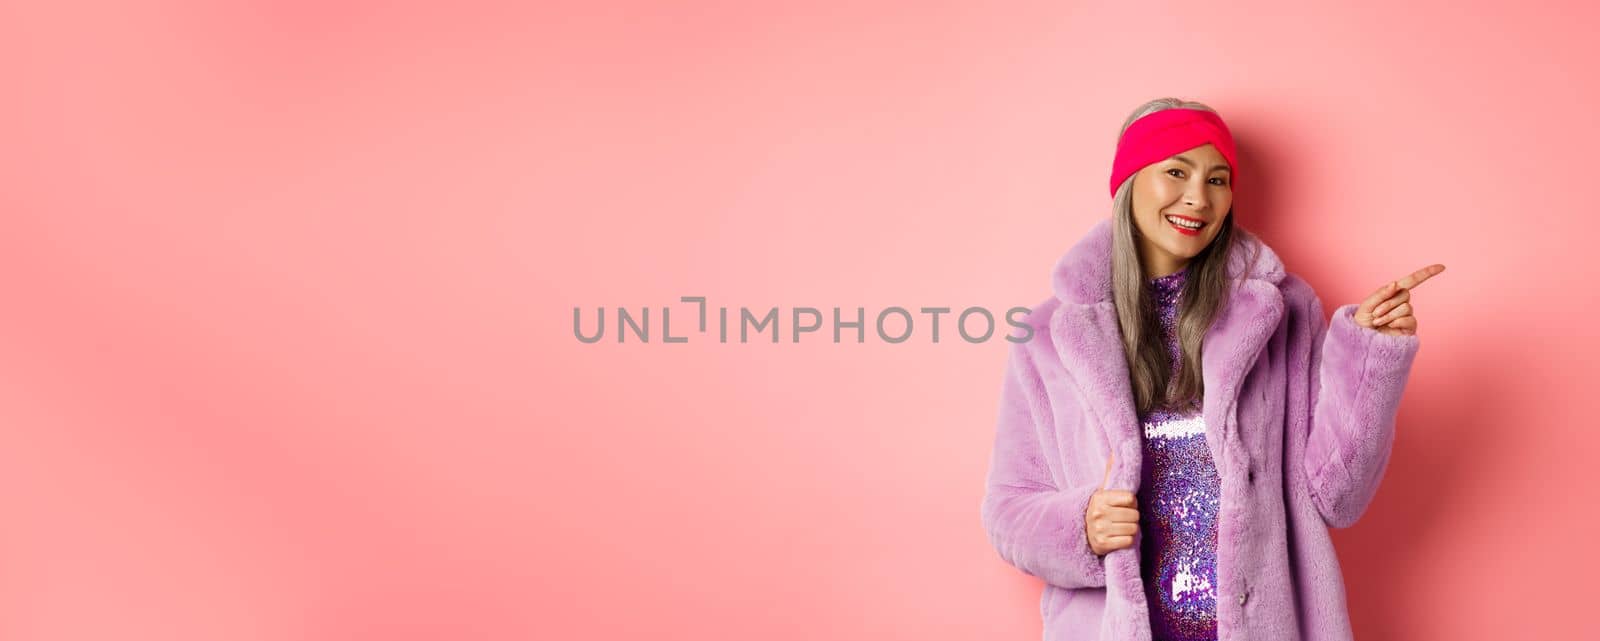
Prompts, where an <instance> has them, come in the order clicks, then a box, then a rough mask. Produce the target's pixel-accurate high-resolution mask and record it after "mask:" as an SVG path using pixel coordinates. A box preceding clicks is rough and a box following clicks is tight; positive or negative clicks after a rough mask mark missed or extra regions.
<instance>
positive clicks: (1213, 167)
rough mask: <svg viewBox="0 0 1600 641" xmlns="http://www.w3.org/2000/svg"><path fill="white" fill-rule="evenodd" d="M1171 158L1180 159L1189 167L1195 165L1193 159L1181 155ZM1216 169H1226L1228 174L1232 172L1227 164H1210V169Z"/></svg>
mask: <svg viewBox="0 0 1600 641" xmlns="http://www.w3.org/2000/svg"><path fill="white" fill-rule="evenodd" d="M1173 159H1175V160H1181V161H1183V164H1185V165H1188V166H1190V167H1193V166H1195V162H1194V161H1193V160H1189V159H1188V158H1185V157H1183V156H1173ZM1218 169H1221V170H1223V171H1226V172H1228V173H1229V174H1230V175H1231V174H1232V173H1233V170H1231V169H1228V166H1227V165H1212V166H1211V171H1216V170H1218Z"/></svg>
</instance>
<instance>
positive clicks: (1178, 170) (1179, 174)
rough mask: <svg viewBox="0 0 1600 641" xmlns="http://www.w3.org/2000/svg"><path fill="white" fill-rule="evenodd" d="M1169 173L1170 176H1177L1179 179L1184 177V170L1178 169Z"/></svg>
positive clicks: (1169, 170)
mask: <svg viewBox="0 0 1600 641" xmlns="http://www.w3.org/2000/svg"><path fill="white" fill-rule="evenodd" d="M1167 173H1168V174H1170V175H1173V176H1177V177H1179V178H1182V177H1183V170H1182V169H1176V168H1174V169H1168V170H1167Z"/></svg>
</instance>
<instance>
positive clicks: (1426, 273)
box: [1395, 263, 1444, 289]
mask: <svg viewBox="0 0 1600 641" xmlns="http://www.w3.org/2000/svg"><path fill="white" fill-rule="evenodd" d="M1443 271H1444V265H1441V264H1439V263H1434V264H1432V265H1429V266H1427V267H1423V268H1422V269H1419V270H1417V271H1414V272H1411V273H1410V274H1409V275H1407V276H1406V277H1405V278H1402V279H1400V280H1397V281H1395V283H1397V284H1398V285H1399V286H1400V289H1412V288H1415V287H1416V286H1417V285H1421V284H1422V282H1423V281H1425V280H1428V279H1429V278H1433V277H1434V276H1437V275H1438V274H1439V273H1440V272H1443Z"/></svg>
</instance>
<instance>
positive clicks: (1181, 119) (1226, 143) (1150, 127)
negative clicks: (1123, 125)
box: [1111, 108, 1239, 197]
mask: <svg viewBox="0 0 1600 641" xmlns="http://www.w3.org/2000/svg"><path fill="white" fill-rule="evenodd" d="M1208 142H1209V143H1211V144H1212V145H1215V146H1216V148H1217V151H1219V152H1221V153H1222V157H1223V158H1226V159H1228V170H1229V172H1230V176H1229V178H1228V181H1229V182H1231V183H1237V182H1239V163H1238V161H1237V160H1236V158H1235V156H1234V149H1233V134H1231V133H1229V132H1228V126H1227V125H1225V124H1223V123H1222V117H1221V116H1218V115H1217V114H1216V113H1214V112H1210V111H1206V110H1203V109H1182V108H1179V109H1162V110H1160V111H1155V112H1151V113H1149V114H1146V115H1145V116H1144V117H1142V118H1140V119H1138V120H1135V121H1133V124H1131V125H1129V126H1128V129H1127V130H1126V131H1124V132H1122V138H1120V139H1119V140H1117V157H1116V160H1115V161H1114V162H1112V163H1111V196H1112V197H1116V195H1117V186H1118V185H1121V184H1122V181H1124V180H1127V179H1128V176H1132V175H1133V174H1135V173H1137V172H1138V171H1139V170H1140V169H1143V168H1144V167H1145V166H1146V165H1149V164H1151V163H1155V162H1160V161H1162V160H1166V159H1168V158H1171V157H1172V156H1174V155H1176V154H1179V153H1182V152H1184V151H1188V150H1190V149H1194V148H1195V147H1199V146H1200V145H1204V144H1206V143H1208Z"/></svg>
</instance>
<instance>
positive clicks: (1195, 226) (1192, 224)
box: [1167, 216, 1201, 229]
mask: <svg viewBox="0 0 1600 641" xmlns="http://www.w3.org/2000/svg"><path fill="white" fill-rule="evenodd" d="M1167 220H1170V221H1172V222H1173V224H1176V225H1179V226H1181V227H1187V228H1189V229H1199V228H1200V225H1201V224H1200V223H1196V222H1190V221H1187V220H1184V219H1182V218H1173V217H1172V216H1167Z"/></svg>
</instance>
